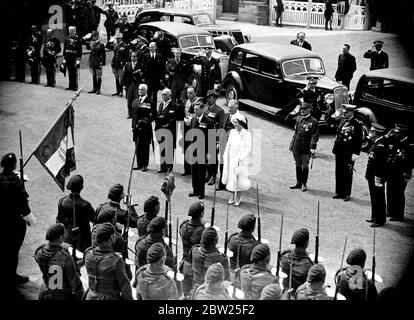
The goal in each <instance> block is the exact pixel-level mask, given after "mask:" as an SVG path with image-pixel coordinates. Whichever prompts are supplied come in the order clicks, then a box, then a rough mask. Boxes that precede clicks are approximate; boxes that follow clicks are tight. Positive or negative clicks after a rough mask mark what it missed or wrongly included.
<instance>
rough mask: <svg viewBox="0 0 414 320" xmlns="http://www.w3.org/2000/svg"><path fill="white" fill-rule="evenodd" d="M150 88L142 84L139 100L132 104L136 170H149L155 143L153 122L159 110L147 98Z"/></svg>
mask: <svg viewBox="0 0 414 320" xmlns="http://www.w3.org/2000/svg"><path fill="white" fill-rule="evenodd" d="M147 90H148V87H147V85H146V84H145V83H141V84H140V85H139V87H138V98H137V99H135V100H134V101H133V102H132V132H133V140H134V142H135V144H136V146H135V147H136V148H135V151H136V155H137V167H135V168H133V169H134V170H142V171H144V172H145V171H147V170H148V162H149V155H150V145H151V143H152V144H154V142H153V133H152V125H151V123H152V121H154V119H155V117H156V114H157V109H156V106H155V104H154V103H153V102H152V101H151V100H150V99H149V98H148V96H147Z"/></svg>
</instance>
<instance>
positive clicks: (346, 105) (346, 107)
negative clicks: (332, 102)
mask: <svg viewBox="0 0 414 320" xmlns="http://www.w3.org/2000/svg"><path fill="white" fill-rule="evenodd" d="M342 107H343V108H344V110H345V111H354V110H355V108H356V105H354V104H349V103H343V104H342Z"/></svg>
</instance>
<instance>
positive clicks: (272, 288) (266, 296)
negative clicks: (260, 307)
mask: <svg viewBox="0 0 414 320" xmlns="http://www.w3.org/2000/svg"><path fill="white" fill-rule="evenodd" d="M260 300H282V289H281V288H280V286H279V284H277V283H270V284H268V285H267V286H266V287H264V288H263V290H262V294H261V295H260Z"/></svg>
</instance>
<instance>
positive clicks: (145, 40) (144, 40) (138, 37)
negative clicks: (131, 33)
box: [137, 35, 148, 43]
mask: <svg viewBox="0 0 414 320" xmlns="http://www.w3.org/2000/svg"><path fill="white" fill-rule="evenodd" d="M137 39H138V40H141V41H142V42H144V43H148V40H147V39H146V38H145V37H143V36H140V35H139V36H137Z"/></svg>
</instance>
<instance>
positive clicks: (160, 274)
mask: <svg viewBox="0 0 414 320" xmlns="http://www.w3.org/2000/svg"><path fill="white" fill-rule="evenodd" d="M146 260H147V262H148V264H146V265H143V266H141V267H140V268H139V269H138V270H137V272H136V283H137V286H136V288H137V296H139V297H141V298H142V300H178V298H179V294H178V290H177V286H176V283H175V281H174V277H173V275H174V272H173V270H171V269H170V268H169V267H168V266H166V265H165V261H166V251H165V247H164V245H163V244H162V243H160V242H156V243H154V244H152V245H151V247H150V248H149V249H148V252H147V257H146Z"/></svg>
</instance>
